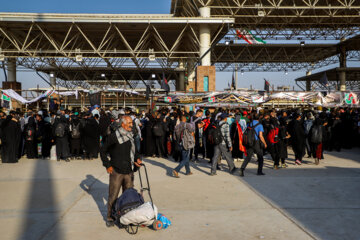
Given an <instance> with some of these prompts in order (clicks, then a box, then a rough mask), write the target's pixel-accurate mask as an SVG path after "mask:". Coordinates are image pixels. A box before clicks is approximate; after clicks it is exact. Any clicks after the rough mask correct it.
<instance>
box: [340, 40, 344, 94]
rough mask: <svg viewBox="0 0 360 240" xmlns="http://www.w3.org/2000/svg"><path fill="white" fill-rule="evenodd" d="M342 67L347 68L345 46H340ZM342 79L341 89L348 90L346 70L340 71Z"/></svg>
mask: <svg viewBox="0 0 360 240" xmlns="http://www.w3.org/2000/svg"><path fill="white" fill-rule="evenodd" d="M339 62H340V68H346V48H345V46H340V59H339ZM339 80H340V91H346V72H345V71H340V72H339Z"/></svg>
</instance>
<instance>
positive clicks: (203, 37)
mask: <svg viewBox="0 0 360 240" xmlns="http://www.w3.org/2000/svg"><path fill="white" fill-rule="evenodd" d="M200 16H201V17H210V8H209V7H202V8H200ZM210 45H211V32H210V26H209V25H208V24H201V25H200V56H201V57H202V59H201V65H202V66H210V65H211V53H210V52H211V51H209V49H210Z"/></svg>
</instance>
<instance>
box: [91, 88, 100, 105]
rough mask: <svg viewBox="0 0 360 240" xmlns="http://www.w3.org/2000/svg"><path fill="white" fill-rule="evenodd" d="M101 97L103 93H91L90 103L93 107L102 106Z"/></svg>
mask: <svg viewBox="0 0 360 240" xmlns="http://www.w3.org/2000/svg"><path fill="white" fill-rule="evenodd" d="M100 95H101V92H96V93H92V94H90V93H89V101H90V105H91V106H92V107H93V106H95V105H99V106H100Z"/></svg>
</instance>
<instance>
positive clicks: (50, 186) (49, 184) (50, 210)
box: [17, 160, 62, 240]
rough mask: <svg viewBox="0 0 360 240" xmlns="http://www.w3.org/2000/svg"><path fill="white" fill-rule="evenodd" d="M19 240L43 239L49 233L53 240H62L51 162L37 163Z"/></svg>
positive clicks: (39, 161)
mask: <svg viewBox="0 0 360 240" xmlns="http://www.w3.org/2000/svg"><path fill="white" fill-rule="evenodd" d="M31 179H32V180H31V184H30V189H29V195H28V197H27V204H26V207H25V212H24V216H23V223H22V226H23V228H22V230H21V231H20V234H19V236H18V238H17V239H18V240H20V239H21V240H32V239H34V240H35V239H43V238H44V237H45V236H46V235H47V234H48V233H49V232H51V233H52V236H53V237H52V239H53V240H60V239H62V234H61V230H60V229H59V224H57V223H58V221H59V217H60V216H59V214H58V213H59V206H58V205H57V201H56V199H55V186H54V183H53V176H52V171H51V167H50V163H49V161H42V160H38V161H36V165H35V168H34V173H33V177H32V178H31Z"/></svg>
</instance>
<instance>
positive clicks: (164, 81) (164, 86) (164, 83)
mask: <svg viewBox="0 0 360 240" xmlns="http://www.w3.org/2000/svg"><path fill="white" fill-rule="evenodd" d="M161 89H164V90H165V91H166V92H170V87H169V84H168V81H167V79H166V77H165V74H164V73H163V79H162V81H161Z"/></svg>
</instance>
